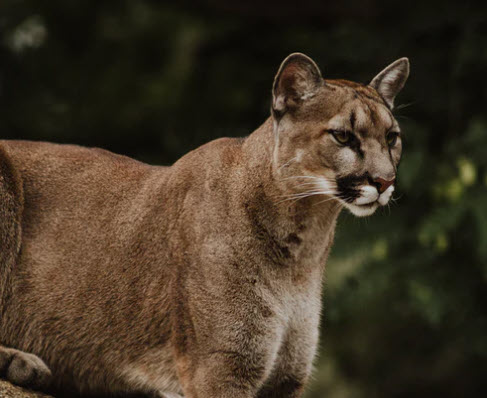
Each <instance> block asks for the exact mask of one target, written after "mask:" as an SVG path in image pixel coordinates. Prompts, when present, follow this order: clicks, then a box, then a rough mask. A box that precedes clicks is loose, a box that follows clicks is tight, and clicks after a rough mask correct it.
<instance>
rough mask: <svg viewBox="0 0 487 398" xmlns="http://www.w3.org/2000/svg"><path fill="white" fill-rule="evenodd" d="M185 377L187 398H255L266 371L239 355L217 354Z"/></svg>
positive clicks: (199, 361) (208, 357)
mask: <svg viewBox="0 0 487 398" xmlns="http://www.w3.org/2000/svg"><path fill="white" fill-rule="evenodd" d="M197 362H198V363H197V367H196V368H195V369H194V372H192V374H186V375H183V380H182V381H183V389H184V393H185V397H186V398H254V397H255V396H256V393H257V390H258V384H259V381H260V380H261V379H262V375H263V372H264V369H263V367H262V366H261V365H260V364H258V363H255V360H252V359H250V358H249V357H246V356H244V355H242V354H239V353H236V352H235V353H234V352H224V351H222V352H214V353H211V354H209V355H208V356H207V357H206V358H205V359H199V360H198V361H197Z"/></svg>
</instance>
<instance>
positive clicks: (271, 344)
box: [174, 294, 282, 398]
mask: <svg viewBox="0 0 487 398" xmlns="http://www.w3.org/2000/svg"><path fill="white" fill-rule="evenodd" d="M249 296H250V294H246V297H249ZM239 298H240V297H237V298H235V297H231V298H230V299H229V300H228V301H227V302H224V303H223V302H219V303H217V304H215V303H211V302H210V299H208V298H207V299H206V303H205V304H206V305H208V304H209V302H210V304H211V305H208V309H209V310H208V309H205V308H202V306H199V305H198V304H199V303H200V302H198V303H191V305H192V306H194V307H191V311H187V310H184V311H179V315H178V321H177V322H176V323H175V324H176V325H177V326H176V328H175V330H174V338H175V341H174V347H175V352H176V364H177V369H178V376H179V379H180V382H181V385H182V388H183V391H184V396H185V397H186V398H255V397H256V395H257V392H258V391H259V389H260V388H261V386H262V385H263V384H264V382H265V380H266V379H267V378H268V377H269V375H270V373H271V371H272V367H273V365H274V362H275V360H276V355H277V351H278V350H279V345H280V343H281V341H282V328H281V327H280V323H279V321H277V320H276V319H275V318H274V317H273V314H272V312H271V311H270V310H269V309H267V308H266V309H265V311H266V312H265V315H263V313H262V310H263V305H261V303H257V304H256V303H255V302H251V301H250V300H247V301H246V302H245V301H241V300H239ZM182 302H183V303H184V299H183V300H182Z"/></svg>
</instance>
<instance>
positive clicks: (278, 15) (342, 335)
mask: <svg viewBox="0 0 487 398" xmlns="http://www.w3.org/2000/svg"><path fill="white" fill-rule="evenodd" d="M294 51H301V52H304V53H306V54H308V55H309V56H311V57H312V58H314V59H315V60H316V62H317V63H318V65H319V66H320V67H321V69H322V71H323V75H324V77H326V78H348V79H352V80H356V81H360V82H367V81H369V80H370V79H371V78H372V77H373V76H374V75H375V74H376V73H378V72H379V71H380V70H381V69H382V68H384V67H385V66H386V65H388V64H389V63H390V62H392V61H394V60H395V59H396V58H399V57H402V56H408V57H409V58H410V61H411V77H410V79H409V81H408V83H407V85H406V87H405V89H404V91H403V93H401V94H400V96H399V97H398V99H397V100H396V104H398V105H399V106H398V107H397V110H396V115H397V117H398V120H399V121H400V123H401V124H402V129H403V131H404V133H405V145H404V147H405V149H404V156H403V161H402V164H401V167H400V172H399V187H398V195H396V196H397V198H398V199H397V202H396V204H397V205H393V206H391V208H390V209H385V210H384V211H382V212H378V214H376V215H374V216H373V217H372V218H370V219H367V220H364V219H355V218H352V217H351V216H349V215H348V214H343V215H342V216H340V220H339V225H338V230H337V239H336V245H335V247H334V249H333V252H332V255H331V258H330V260H329V262H328V264H327V271H326V276H327V278H326V279H327V280H326V284H325V295H324V311H323V323H322V344H321V350H320V355H319V358H318V360H317V362H316V364H317V370H316V372H315V377H314V380H313V382H312V384H311V386H310V389H309V393H308V395H307V397H308V398H316V397H328V398H349V397H352V398H354V397H357V398H362V397H363V398H371V397H372V398H373V397H384V398H390V397H408V398H410V397H442V398H448V397H481V396H486V394H487V316H486V308H487V116H486V104H487V101H486V94H487V5H486V2H479V3H477V4H474V3H470V2H467V1H461V2H442V1H422V2H417V3H415V2H401V3H399V2H390V1H378V0H363V1H358V0H357V1H345V2H335V3H332V4H330V3H329V2H326V1H323V0H322V1H316V2H306V1H300V2H296V1H287V0H281V1H264V0H261V1H255V0H252V1H242V2H234V1H230V0H227V1H225V0H213V1H207V2H203V1H193V2H190V1H181V2H179V3H178V6H174V5H170V4H167V3H164V2H156V1H149V0H146V1H95V0H84V1H81V0H76V1H75V0H46V1H28V0H23V1H22V0H19V1H14V0H1V3H0V136H1V137H2V138H23V139H34V140H48V141H55V142H65V143H77V144H82V145H88V146H100V147H103V148H106V149H110V150H112V151H115V152H119V153H123V154H127V155H130V156H134V157H136V158H138V159H140V160H144V161H148V162H152V163H156V164H170V163H172V162H174V161H175V160H176V159H178V158H179V157H180V156H182V155H183V154H184V153H186V152H187V151H189V150H191V149H193V148H195V147H197V146H199V145H200V144H202V143H204V142H207V141H209V140H212V139H215V138H218V137H221V136H244V135H248V134H249V133H251V132H252V131H253V130H254V129H255V128H256V127H257V126H259V125H260V124H261V123H262V122H263V121H264V120H265V119H266V118H267V117H268V115H269V105H270V88H271V84H272V80H273V77H274V74H275V72H276V71H277V68H278V66H279V64H280V62H281V61H282V59H283V58H284V57H285V56H286V55H288V54H289V53H291V52H294Z"/></svg>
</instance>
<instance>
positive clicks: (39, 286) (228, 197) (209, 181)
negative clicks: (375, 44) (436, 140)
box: [0, 53, 409, 398]
mask: <svg viewBox="0 0 487 398" xmlns="http://www.w3.org/2000/svg"><path fill="white" fill-rule="evenodd" d="M408 74H409V62H408V60H407V59H406V58H401V59H399V60H397V61H395V62H394V63H392V64H391V65H390V66H388V67H387V68H386V69H384V70H383V71H382V72H381V73H379V75H377V76H376V77H375V78H374V79H373V80H372V81H371V83H370V84H368V85H363V84H358V83H353V82H350V81H346V80H324V79H323V78H322V76H321V73H320V70H319V69H318V67H317V66H316V64H315V63H314V62H313V61H312V60H311V59H310V58H308V57H307V56H305V55H303V54H299V53H295V54H292V55H290V56H289V57H287V58H286V59H285V60H284V62H283V63H282V65H281V67H280V69H279V71H278V73H277V75H276V77H275V81H274V85H273V89H272V94H273V97H272V106H271V116H270V117H269V119H267V121H265V122H264V124H263V125H262V126H260V127H259V128H258V129H257V130H256V131H255V132H253V133H252V134H251V135H250V136H248V137H246V138H241V139H235V138H221V139H218V140H215V141H212V142H210V143H208V144H206V145H203V146H202V147H200V148H198V149H196V150H194V151H192V152H190V153H188V154H187V155H185V156H183V157H182V158H181V159H180V160H178V161H177V162H176V163H175V164H174V165H172V166H171V167H156V166H149V165H146V164H144V163H140V162H138V161H136V160H132V159H130V158H127V157H124V156H119V155H115V154H113V153H110V152H107V151H104V150H101V149H89V148H83V147H78V146H70V145H56V144H49V143H41V142H27V141H1V142H0V244H1V249H0V375H1V376H2V377H4V378H6V379H7V380H9V381H11V382H12V383H15V384H19V385H22V386H27V387H31V388H35V389H46V388H58V389H62V390H63V391H71V392H72V393H73V394H78V393H81V394H121V395H123V394H127V393H140V394H147V395H152V396H157V397H166V398H175V397H181V396H184V397H186V398H270V397H279V398H295V397H300V396H302V394H303V390H304V388H305V385H306V383H307V381H308V379H309V376H310V373H311V370H312V362H313V358H314V356H315V353H316V349H317V343H318V325H319V320H320V309H321V288H322V276H323V270H324V266H325V262H326V259H327V256H328V253H329V251H330V247H331V245H332V241H333V234H334V230H335V224H336V219H337V216H338V214H339V212H340V210H341V209H342V208H347V209H348V210H349V211H351V212H352V213H353V214H355V215H356V216H367V215H371V214H372V213H374V211H375V210H376V209H377V208H378V207H379V206H384V205H386V204H387V203H388V202H389V200H390V198H391V194H392V192H393V191H394V181H395V177H396V170H397V165H398V163H399V159H400V156H401V134H400V130H399V126H398V123H397V121H396V120H395V118H394V116H393V115H392V113H391V110H392V108H393V101H394V97H395V96H396V94H397V93H398V92H399V91H400V90H401V89H402V87H403V86H404V83H405V81H406V79H407V77H408Z"/></svg>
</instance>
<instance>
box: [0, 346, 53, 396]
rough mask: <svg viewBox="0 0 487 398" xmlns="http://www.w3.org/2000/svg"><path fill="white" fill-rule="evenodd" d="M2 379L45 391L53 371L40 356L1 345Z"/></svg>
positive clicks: (0, 365)
mask: <svg viewBox="0 0 487 398" xmlns="http://www.w3.org/2000/svg"><path fill="white" fill-rule="evenodd" d="M0 377H2V378H5V379H7V380H8V381H10V382H11V383H13V384H17V385H19V386H22V387H28V388H32V389H44V388H46V387H48V386H49V384H50V381H51V371H50V370H49V368H48V367H47V365H46V364H45V363H44V361H43V360H42V359H40V358H39V357H38V356H36V355H33V354H29V353H26V352H23V351H19V350H16V349H13V348H7V347H4V346H1V345H0Z"/></svg>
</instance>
